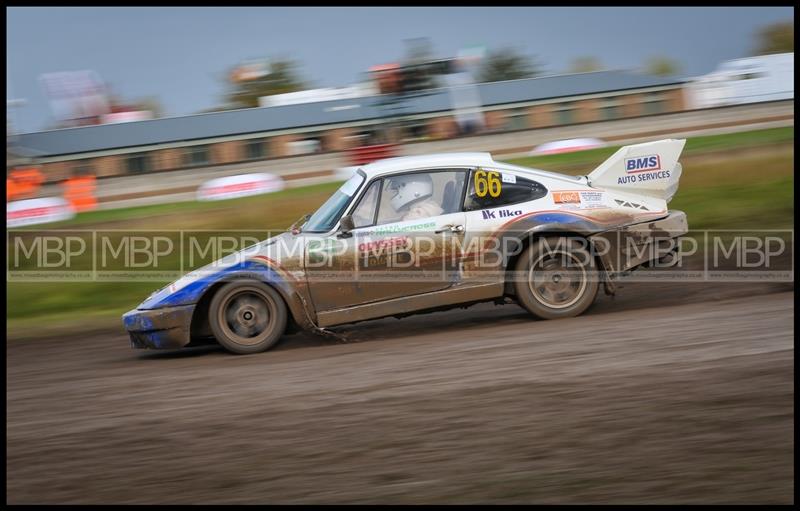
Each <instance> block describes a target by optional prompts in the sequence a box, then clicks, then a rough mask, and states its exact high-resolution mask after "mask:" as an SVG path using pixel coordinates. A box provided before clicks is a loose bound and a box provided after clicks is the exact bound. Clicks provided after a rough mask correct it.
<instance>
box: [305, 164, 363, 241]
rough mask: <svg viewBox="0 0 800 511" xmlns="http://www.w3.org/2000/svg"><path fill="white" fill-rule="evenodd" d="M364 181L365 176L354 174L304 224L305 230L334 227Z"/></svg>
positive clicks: (316, 230) (311, 230)
mask: <svg viewBox="0 0 800 511" xmlns="http://www.w3.org/2000/svg"><path fill="white" fill-rule="evenodd" d="M363 182H364V177H363V176H362V175H361V174H358V173H356V174H353V177H351V178H350V179H348V180H347V181H346V182H345V183H344V184H343V185H342V186H341V187H340V188H339V189H338V190H336V193H334V194H333V195H331V197H330V199H328V200H326V201H325V204H323V205H322V206H321V207H320V208H319V209H318V210H317V211H316V212H315V213H314V214H313V215H311V218H309V219H308V222H306V223H305V224H304V225H303V231H305V232H328V231H330V230H331V229H333V226H334V225H336V222H337V221H338V220H339V217H340V216H342V213H343V212H344V210H345V208H347V205H348V204H349V203H350V199H352V198H353V194H354V193H356V190H358V187H359V186H361V183H363Z"/></svg>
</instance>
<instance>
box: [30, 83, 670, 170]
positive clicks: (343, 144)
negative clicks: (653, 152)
mask: <svg viewBox="0 0 800 511" xmlns="http://www.w3.org/2000/svg"><path fill="white" fill-rule="evenodd" d="M655 94H658V95H660V96H661V97H662V98H663V102H662V104H661V109H660V113H669V112H678V111H683V110H685V97H684V89H683V88H682V87H677V88H674V89H668V90H661V91H658V92H656V93H655ZM648 97H652V95H650V94H648V93H647V92H636V93H632V94H623V95H619V96H613V97H612V98H613V101H615V102H616V103H617V104H618V107H617V117H618V118H633V117H639V116H643V115H647V110H646V107H645V102H644V100H645V99H647V98H648ZM563 102H564V103H567V102H569V103H571V104H572V105H573V107H574V108H573V110H572V124H577V123H587V122H594V121H600V120H603V115H602V108H603V107H604V105H605V104H606V102H605V101H604V100H603V98H592V99H582V100H578V101H574V100H570V99H569V98H564V100H563ZM558 107H559V103H558V102H554V103H550V104H540V105H533V106H528V107H516V106H508V107H507V108H504V109H500V110H492V111H487V112H484V120H485V122H486V129H487V131H505V130H506V129H507V127H508V126H512V125H514V123H510V118H511V115H512V114H513V115H518V114H520V113H522V114H523V115H526V116H527V117H526V119H525V124H526V126H525V129H531V128H534V129H535V128H545V127H553V126H557V125H559V123H560V118H559V115H558ZM421 122H424V123H425V124H426V127H427V132H428V136H429V137H430V138H431V139H434V140H443V139H449V138H453V137H456V136H458V133H459V130H458V126H457V124H456V121H455V118H454V117H453V116H452V115H443V116H440V117H434V118H431V119H427V120H425V121H421ZM358 132H359V128H351V127H348V128H333V129H330V130H328V131H325V132H321V133H317V134H315V135H321V136H322V140H321V141H322V145H323V148H324V150H325V151H345V150H348V149H351V148H352V147H353V146H354V145H356V143H357V142H356V140H357V138H355V137H353V135H355V134H357V133H358ZM306 136H308V135H304V134H290V135H278V136H273V137H264V138H263V139H262V140H263V141H264V143H265V144H266V146H267V147H266V155H265V157H266V158H280V157H285V156H290V155H291V151H290V147H289V145H288V144H289V143H291V142H293V141H298V140H303V139H304V138H305V137H306ZM246 143H247V141H246V140H244V139H242V140H232V141H226V142H219V143H214V144H210V154H209V157H210V161H209V164H212V165H218V164H229V163H236V162H244V161H247V154H246ZM184 153H185V149H184V148H171V149H157V150H154V151H151V152H150V166H151V169H152V170H153V171H166V170H177V169H182V168H185V165H184ZM79 164H80V163H79V162H73V161H67V162H56V163H47V164H44V165H42V169H43V172H44V173H45V175H46V179H47V180H48V181H59V180H63V179H66V178H68V177H69V176H70V175H71V172H72V170H73V169H74V168H75V166H76V165H79ZM91 165H92V167H93V170H94V171H95V173H96V175H97V176H98V177H106V176H117V175H124V174H126V173H127V161H126V155H116V156H104V157H99V158H95V159H93V160H92V161H91Z"/></svg>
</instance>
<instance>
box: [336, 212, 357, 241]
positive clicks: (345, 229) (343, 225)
mask: <svg viewBox="0 0 800 511" xmlns="http://www.w3.org/2000/svg"><path fill="white" fill-rule="evenodd" d="M339 225H340V229H339V237H340V238H349V237H350V236H352V234H351V233H350V231H352V230H353V229H355V228H356V224H355V222H353V217H352V215H345V216H343V217H342V220H341V221H340V222H339Z"/></svg>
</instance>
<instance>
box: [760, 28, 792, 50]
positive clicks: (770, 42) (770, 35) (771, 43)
mask: <svg viewBox="0 0 800 511" xmlns="http://www.w3.org/2000/svg"><path fill="white" fill-rule="evenodd" d="M757 38H758V43H757V46H756V50H755V54H756V55H769V54H771V53H794V21H784V22H780V23H773V24H771V25H767V26H766V27H764V28H762V29H761V30H759V31H758V35H757Z"/></svg>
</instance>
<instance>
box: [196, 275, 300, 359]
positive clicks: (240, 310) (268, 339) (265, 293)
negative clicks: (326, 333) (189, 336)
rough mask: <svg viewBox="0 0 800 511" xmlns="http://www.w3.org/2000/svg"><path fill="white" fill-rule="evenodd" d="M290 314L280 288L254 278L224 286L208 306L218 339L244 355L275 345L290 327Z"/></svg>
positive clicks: (229, 349)
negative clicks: (288, 320) (287, 327)
mask: <svg viewBox="0 0 800 511" xmlns="http://www.w3.org/2000/svg"><path fill="white" fill-rule="evenodd" d="M287 316H288V313H287V311H286V305H285V304H284V303H283V299H282V298H281V296H280V295H279V294H278V292H277V291H275V290H274V289H272V288H271V287H269V286H267V285H266V284H263V283H261V282H257V281H250V280H248V281H235V282H230V283H228V284H225V285H224V286H222V288H220V289H219V291H217V293H216V294H215V295H214V298H212V300H211V304H210V305H209V309H208V322H209V324H210V326H211V331H212V332H213V334H214V337H215V338H216V339H217V342H219V343H220V344H221V345H222V346H223V347H224V348H225V349H227V350H228V351H231V352H233V353H237V354H243V355H244V354H249V353H259V352H262V351H266V350H268V349H270V348H271V347H272V346H274V345H275V344H276V343H277V342H278V340H279V339H280V338H281V335H283V332H284V331H285V330H286V320H287Z"/></svg>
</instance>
